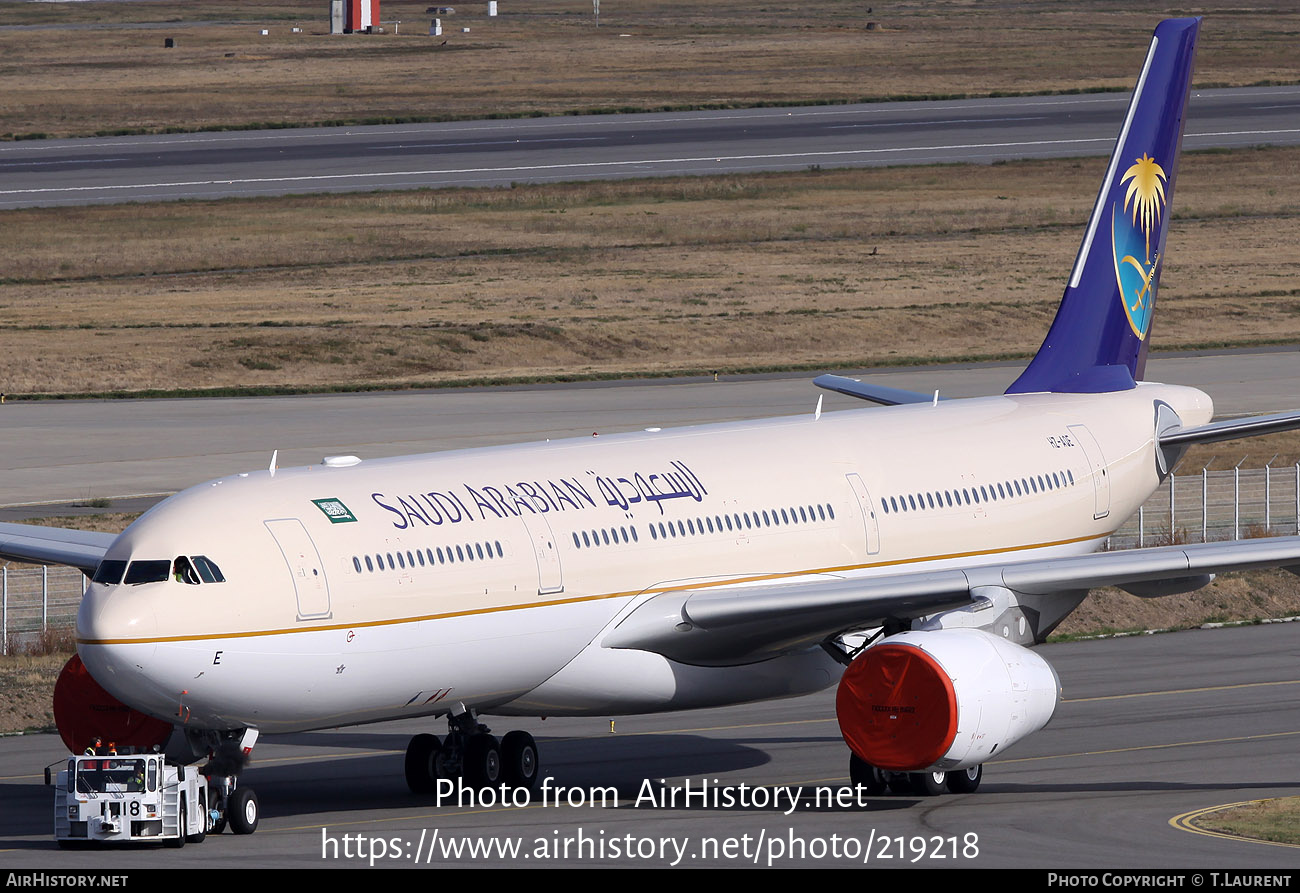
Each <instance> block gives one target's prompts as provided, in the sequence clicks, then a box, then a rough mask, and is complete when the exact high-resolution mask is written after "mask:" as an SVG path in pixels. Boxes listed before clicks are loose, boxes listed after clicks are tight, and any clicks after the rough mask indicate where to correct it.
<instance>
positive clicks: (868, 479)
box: [0, 19, 1300, 793]
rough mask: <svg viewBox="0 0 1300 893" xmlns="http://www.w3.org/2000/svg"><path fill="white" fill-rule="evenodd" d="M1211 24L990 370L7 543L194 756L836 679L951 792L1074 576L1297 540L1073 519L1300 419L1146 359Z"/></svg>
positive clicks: (129, 694)
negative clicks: (1209, 451) (845, 402)
mask: <svg viewBox="0 0 1300 893" xmlns="http://www.w3.org/2000/svg"><path fill="white" fill-rule="evenodd" d="M1199 24H1200V22H1199V20H1198V19H1176V20H1170V21H1166V22H1164V23H1162V24H1161V25H1160V26H1159V27H1158V28H1157V29H1156V31H1155V35H1154V38H1153V40H1152V42H1151V45H1150V49H1149V51H1148V53H1147V56H1146V60H1145V62H1144V63H1143V66H1142V71H1141V75H1140V77H1139V79H1138V82H1137V87H1136V89H1135V90H1134V93H1133V98H1132V101H1131V104H1130V106H1129V108H1128V113H1127V116H1126V117H1125V119H1124V125H1123V130H1122V131H1121V133H1120V136H1119V139H1118V142H1117V144H1116V147H1115V150H1114V154H1113V155H1112V157H1111V159H1110V164H1109V167H1108V168H1107V170H1106V175H1105V179H1104V181H1103V183H1102V187H1101V191H1100V193H1099V194H1098V196H1097V201H1096V205H1095V207H1094V208H1093V211H1092V214H1091V217H1090V219H1089V221H1088V227H1087V231H1086V233H1085V235H1084V239H1083V244H1082V247H1081V248H1080V250H1079V254H1078V258H1077V260H1076V261H1075V264H1074V268H1073V270H1072V271H1071V273H1070V278H1069V281H1068V285H1067V287H1066V289H1065V295H1064V297H1063V299H1062V302H1061V305H1060V309H1059V311H1058V314H1057V316H1056V319H1055V322H1054V323H1053V324H1052V327H1051V330H1050V332H1049V333H1048V335H1047V339H1046V341H1045V342H1044V343H1043V346H1042V348H1041V349H1040V350H1039V352H1038V353H1037V355H1036V356H1035V357H1034V359H1033V361H1032V362H1031V363H1030V364H1029V366H1028V368H1027V369H1026V370H1025V371H1024V373H1023V374H1022V375H1021V376H1020V377H1019V379H1018V380H1017V381H1016V382H1015V383H1014V384H1013V385H1012V386H1011V388H1010V389H1009V390H1008V391H1007V392H1006V393H1005V394H1003V395H998V396H991V397H984V398H978V399H968V400H945V401H941V400H939V399H938V398H937V395H936V396H935V397H934V398H931V397H930V396H928V395H918V394H912V393H908V392H903V391H897V390H891V389H886V388H880V387H876V386H872V385H869V384H864V383H860V382H857V381H854V380H851V379H846V378H839V377H835V376H823V377H821V378H819V379H817V381H816V383H817V384H819V385H821V386H822V387H826V388H830V389H833V390H836V391H840V392H842V393H846V394H851V395H853V396H856V397H861V398H863V399H864V400H866V401H869V402H872V403H874V404H883V405H878V406H872V407H865V408H862V409H859V410H852V411H842V412H835V413H827V414H825V415H822V414H820V413H817V414H816V415H812V416H807V417H793V418H776V419H768V420H765V421H746V422H736V423H730V424H722V425H710V426H702V427H695V428H683V429H678V430H663V431H660V430H648V431H643V432H638V433H634V434H626V435H619V436H613V437H601V438H598V439H590V438H586V439H582V440H571V441H558V442H551V443H540V444H528V445H522V446H502V447H494V448H490V449H474V450H462V451H454V452H445V453H437V454H430V455H420V456H409V457H404V458H396V459H384V460H375V461H371V460H364V461H363V460H359V459H357V458H355V457H332V458H328V459H326V460H325V461H324V462H323V463H322V464H321V465H319V466H313V467H303V468H289V469H280V470H278V471H277V470H276V469H274V468H271V469H268V470H267V471H261V472H254V473H249V474H239V475H232V476H230V477H225V478H221V479H219V480H215V481H211V482H209V483H205V484H200V485H199V486H196V487H194V488H191V489H189V490H186V491H184V492H182V493H179V494H177V495H176V496H174V497H172V498H170V499H168V500H167V501H165V502H163V503H161V504H159V505H158V506H156V507H155V508H153V509H151V510H150V511H149V512H147V513H146V514H145V515H144V516H142V517H141V518H140V519H139V520H138V521H136V522H135V523H134V524H132V525H131V526H130V527H129V528H128V529H127V530H126V531H125V532H124V533H122V534H121V535H120V536H117V537H112V536H108V535H103V534H90V533H81V532H77V531H64V530H54V529H49V528H37V527H29V526H23V525H3V526H2V527H0V541H2V542H0V554H3V555H5V556H8V557H11V558H18V559H23V560H29V561H46V562H57V563H64V564H71V565H74V566H76V567H80V568H82V569H83V570H84V571H85V572H86V573H87V574H89V575H92V581H91V583H90V584H89V586H88V588H87V591H86V595H85V599H84V601H83V603H82V605H81V610H80V614H79V616H78V620H77V640H78V652H79V657H80V660H81V661H83V662H84V666H85V667H86V668H87V669H88V670H89V673H90V674H91V675H92V676H93V678H94V680H96V681H97V682H98V683H99V684H100V685H102V686H103V688H104V689H107V691H108V692H110V693H111V694H112V695H114V696H116V697H117V698H118V699H120V700H121V701H122V702H124V703H125V704H127V705H130V707H132V708H134V709H135V710H136V711H139V712H141V713H143V714H147V715H149V716H151V717H154V718H155V719H156V720H158V721H160V722H161V724H162V729H163V730H164V731H165V732H169V731H170V730H171V728H172V727H173V726H175V727H176V728H177V729H178V730H179V731H180V732H181V733H183V734H181V735H176V736H173V745H172V747H173V748H175V746H176V742H177V741H182V742H187V743H188V744H189V745H190V748H191V750H192V752H193V754H194V756H195V758H198V756H199V755H201V754H202V753H204V752H207V751H211V750H214V749H218V748H219V747H220V746H221V745H222V743H223V742H229V741H240V740H245V741H246V740H247V737H248V732H249V731H250V730H253V731H260V732H263V733H275V732H291V731H297V730H305V729H317V728H325V727H334V726H340V725H347V724H354V723H365V722H372V721H377V720H389V719H398V718H408V717H420V716H425V717H430V718H434V717H440V716H445V717H446V718H447V722H448V733H447V735H446V736H445V738H442V739H439V738H438V737H437V736H435V735H433V734H422V735H418V736H416V737H415V738H414V739H412V741H411V743H410V746H409V748H408V751H407V755H406V777H407V780H408V782H409V785H410V787H411V788H412V789H413V790H415V791H417V792H420V791H428V790H430V789H431V788H432V787H433V786H434V785H435V783H436V780H437V779H438V778H440V777H442V778H451V777H461V778H463V779H465V780H466V781H468V782H469V783H472V784H479V785H484V784H496V783H498V782H500V781H505V782H508V783H510V784H519V785H529V784H532V783H533V781H534V780H535V779H536V778H537V776H538V771H539V760H538V751H537V746H536V744H535V742H534V741H533V739H532V738H531V737H530V736H529V735H527V734H525V733H522V732H511V733H510V734H507V735H506V736H505V737H504V739H502V740H500V741H498V740H497V739H496V738H495V737H493V736H492V735H491V734H490V733H489V731H487V730H486V728H485V727H484V726H482V725H481V724H480V722H479V718H480V717H482V716H484V715H487V714H495V715H498V716H500V715H506V716H510V715H517V716H539V715H545V716H557V715H610V714H627V713H638V712H651V711H663V710H679V709H683V708H700V707H709V706H714V705H723V704H734V703H739V702H744V701H753V700H760V699H769V698H781V697H787V696H791V695H799V694H803V693H806V692H812V691H816V690H819V689H822V688H825V687H827V686H830V685H833V684H836V683H837V682H838V684H839V691H838V697H837V702H836V704H837V714H838V717H839V721H840V725H841V728H842V730H843V733H844V737H845V740H846V741H847V742H848V745H849V748H850V750H851V753H852V756H851V758H850V768H851V774H852V777H853V779H854V780H855V781H857V782H860V783H862V784H865V785H867V786H868V788H869V789H871V790H872V791H874V792H879V791H880V790H882V789H883V787H884V785H885V784H886V783H889V784H890V785H891V786H892V787H901V786H902V785H904V784H907V785H913V786H917V787H918V788H919V789H920V790H923V791H927V792H930V793H936V792H938V790H939V789H940V788H942V787H944V786H946V787H949V788H951V789H953V790H958V791H970V790H974V788H975V787H976V786H977V785H978V784H979V781H980V777H981V768H980V767H981V765H982V764H983V763H984V762H985V761H986V760H987V759H989V758H990V757H991V756H993V755H995V754H1001V753H1002V751H1003V750H1005V748H1007V747H1008V746H1010V745H1012V744H1014V743H1015V742H1016V741H1017V740H1019V739H1020V738H1022V737H1023V736H1024V735H1027V734H1029V733H1031V732H1033V731H1035V730H1037V729H1038V728H1041V727H1042V726H1043V725H1044V724H1045V723H1046V722H1047V721H1048V719H1049V718H1050V717H1051V715H1052V712H1053V710H1054V709H1055V706H1056V703H1057V700H1058V691H1059V686H1058V683H1057V679H1056V676H1055V674H1054V673H1053V671H1052V669H1051V668H1050V667H1049V666H1048V665H1047V664H1046V663H1045V662H1044V661H1043V660H1042V659H1041V658H1040V657H1038V656H1037V654H1035V653H1034V652H1033V651H1031V650H1029V648H1027V647H1026V646H1030V645H1033V644H1034V643H1036V642H1041V641H1042V640H1043V639H1044V637H1045V636H1046V635H1047V634H1048V633H1049V632H1050V631H1051V630H1052V629H1053V628H1054V627H1055V626H1056V625H1057V624H1058V623H1059V622H1060V621H1061V620H1062V618H1064V617H1065V616H1066V615H1067V614H1068V613H1069V612H1070V611H1071V610H1073V609H1074V608H1075V607H1076V606H1077V605H1078V604H1079V602H1080V601H1081V600H1082V599H1083V597H1084V596H1085V594H1086V592H1087V590H1089V589H1090V588H1093V587H1097V586H1107V585H1118V586H1122V587H1124V588H1125V589H1128V590H1129V591H1131V592H1135V593H1138V594H1141V595H1161V594H1168V593H1172V592H1183V591H1189V590H1192V589H1195V588H1197V587H1199V586H1202V585H1204V584H1205V583H1206V582H1208V581H1209V579H1210V575H1211V574H1214V573H1218V572H1222V571H1229V570H1235V569H1243V568H1251V567H1259V566H1288V565H1300V538H1298V537H1286V538H1278V539H1270V540H1253V541H1250V542H1236V543H1210V544H1203V545H1192V546H1175V547H1167V548H1155V549H1143V550H1136V551H1130V552H1110V553H1107V552H1098V551H1097V550H1098V549H1099V548H1101V546H1102V545H1103V544H1104V542H1105V541H1106V538H1107V536H1108V535H1110V534H1111V533H1112V532H1113V531H1114V530H1115V529H1116V527H1118V526H1119V525H1120V523H1121V522H1123V521H1124V519H1125V518H1127V517H1128V516H1129V515H1130V514H1131V513H1132V512H1134V511H1136V510H1137V508H1138V506H1140V505H1141V504H1142V503H1143V501H1144V500H1146V499H1147V497H1148V496H1149V495H1150V494H1151V493H1152V492H1153V491H1154V490H1155V488H1156V487H1157V486H1158V485H1159V484H1160V482H1161V481H1162V480H1164V478H1165V477H1166V476H1167V475H1168V473H1169V471H1170V469H1171V468H1172V467H1173V465H1174V464H1175V463H1176V461H1177V460H1178V458H1179V457H1180V455H1181V453H1182V452H1183V450H1185V449H1186V447H1187V446H1188V445H1189V444H1192V443H1197V442H1206V441H1213V440H1224V439H1229V438H1232V437H1241V436H1250V435H1253V434H1261V433H1268V432H1271V431H1275V430H1282V429H1285V428H1294V427H1300V413H1297V414H1288V415H1281V416H1270V417H1263V418H1257V419H1250V420H1245V421H1233V422H1220V423H1211V421H1210V420H1211V416H1212V405H1211V402H1210V399H1209V397H1207V396H1206V395H1205V394H1203V393H1201V392H1199V391H1197V390H1194V389H1191V388H1187V387H1175V386H1170V385H1163V384H1156V383H1152V382H1147V381H1143V380H1142V379H1143V369H1144V365H1145V358H1146V353H1147V346H1148V343H1149V339H1148V334H1149V332H1150V330H1151V320H1152V310H1153V307H1154V305H1155V300H1156V292H1157V288H1158V285H1159V280H1160V271H1161V266H1162V261H1163V257H1164V246H1165V235H1166V233H1167V230H1168V223H1169V201H1170V199H1171V197H1172V195H1173V191H1174V180H1175V174H1176V171H1177V165H1178V157H1179V146H1180V142H1181V138H1182V130H1183V115H1184V110H1185V108H1186V103H1187V97H1188V93H1189V89H1190V83H1191V71H1192V59H1193V54H1194V49H1195V44H1196V37H1197V32H1198V29H1199ZM868 629H873V630H878V632H876V633H874V635H873V637H872V638H871V639H870V640H869V644H868V646H867V647H864V648H863V647H859V648H850V647H849V646H848V645H847V644H845V638H844V637H845V635H846V634H848V633H851V632H854V631H861V630H868ZM850 641H852V640H850ZM74 700H75V699H74ZM88 715H89V714H88ZM94 716H102V714H94ZM99 721H100V720H99V719H93V718H92V719H87V718H86V716H78V715H77V710H76V709H75V704H74V707H73V708H69V709H65V710H64V711H63V712H62V715H61V716H60V727H61V729H62V730H63V731H64V735H65V739H67V740H68V741H69V746H71V747H74V748H76V749H78V750H80V748H81V747H82V746H84V743H83V739H84V738H85V737H86V736H88V735H90V734H92V733H95V731H96V728H97V727H96V725H95V723H97V722H99Z"/></svg>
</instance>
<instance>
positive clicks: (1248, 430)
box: [1160, 412, 1300, 446]
mask: <svg viewBox="0 0 1300 893" xmlns="http://www.w3.org/2000/svg"><path fill="white" fill-rule="evenodd" d="M1295 428H1300V412H1279V413H1275V414H1273V415H1261V416H1253V417H1251V418H1246V419H1224V420H1223V421H1221V422H1211V423H1210V424H1208V425H1199V426H1197V427H1195V428H1175V429H1174V430H1172V431H1166V432H1164V433H1162V434H1161V435H1160V445H1161V446H1190V445H1192V444H1194V443H1218V442H1219V441H1221V440H1239V439H1240V438H1242V437H1261V436H1263V435H1265V434H1276V433H1278V432H1279V431H1291V430H1293V429H1295Z"/></svg>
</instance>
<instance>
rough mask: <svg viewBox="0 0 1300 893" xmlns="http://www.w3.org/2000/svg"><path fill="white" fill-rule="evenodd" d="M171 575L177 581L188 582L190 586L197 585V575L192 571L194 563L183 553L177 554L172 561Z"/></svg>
mask: <svg viewBox="0 0 1300 893" xmlns="http://www.w3.org/2000/svg"><path fill="white" fill-rule="evenodd" d="M172 577H173V578H175V580H176V582H177V583H188V584H190V585H191V586H197V585H199V575H198V574H197V573H195V571H194V565H192V564H190V560H189V559H188V558H186V557H185V556H184V555H178V556H177V557H176V560H175V561H173V562H172Z"/></svg>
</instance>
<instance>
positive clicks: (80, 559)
mask: <svg viewBox="0 0 1300 893" xmlns="http://www.w3.org/2000/svg"><path fill="white" fill-rule="evenodd" d="M115 539H117V534H115V533H96V532H94V531H90V530H68V529H66V528H63V527H37V526H35V525H33V524H6V523H0V558H3V559H8V560H14V561H31V562H33V563H36V564H66V565H68V566H70V567H75V568H79V569H81V570H82V571H84V572H85V573H86V574H87V575H89V574H93V573H94V572H95V568H96V567H97V566H98V565H99V561H100V559H101V558H103V557H104V553H105V552H107V551H108V547H109V546H110V545H111V544H112V542H113V540H115Z"/></svg>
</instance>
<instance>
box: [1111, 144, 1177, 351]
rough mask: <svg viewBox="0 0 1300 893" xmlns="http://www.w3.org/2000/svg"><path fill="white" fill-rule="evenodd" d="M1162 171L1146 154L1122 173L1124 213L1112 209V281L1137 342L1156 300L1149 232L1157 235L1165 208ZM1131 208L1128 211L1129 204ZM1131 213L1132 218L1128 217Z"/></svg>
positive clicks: (1143, 334)
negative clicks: (1113, 274) (1113, 261)
mask: <svg viewBox="0 0 1300 893" xmlns="http://www.w3.org/2000/svg"><path fill="white" fill-rule="evenodd" d="M1167 179H1168V178H1167V177H1166V176H1165V171H1164V168H1162V167H1161V166H1160V165H1158V164H1156V161H1155V159H1154V158H1151V157H1150V156H1149V155H1147V154H1146V153H1145V152H1143V153H1142V157H1141V158H1139V159H1137V160H1136V161H1135V162H1134V163H1133V166H1132V167H1130V168H1129V169H1128V170H1127V171H1125V172H1124V176H1123V177H1121V178H1120V185H1121V186H1122V185H1124V184H1125V183H1128V190H1127V191H1126V192H1125V193H1124V213H1123V214H1116V213H1115V211H1114V208H1112V210H1111V221H1110V241H1111V248H1112V250H1113V251H1114V256H1115V281H1116V282H1118V283H1119V294H1120V298H1121V299H1122V300H1123V301H1124V312H1125V313H1126V314H1128V323H1129V325H1130V326H1132V327H1133V333H1134V334H1135V335H1137V336H1138V338H1139V339H1145V338H1146V336H1147V328H1148V327H1149V326H1150V325H1151V307H1152V304H1153V303H1154V298H1155V285H1156V270H1157V268H1158V267H1159V266H1160V253H1159V252H1158V251H1157V252H1156V254H1155V256H1154V257H1152V256H1151V233H1152V230H1155V231H1156V232H1157V233H1159V229H1160V215H1161V212H1162V210H1163V208H1164V206H1165V181H1166V180H1167ZM1130 203H1132V205H1133V209H1132V211H1131V212H1130V211H1129V204H1130ZM1130 213H1131V215H1132V216H1131V217H1130V216H1129V215H1130Z"/></svg>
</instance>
